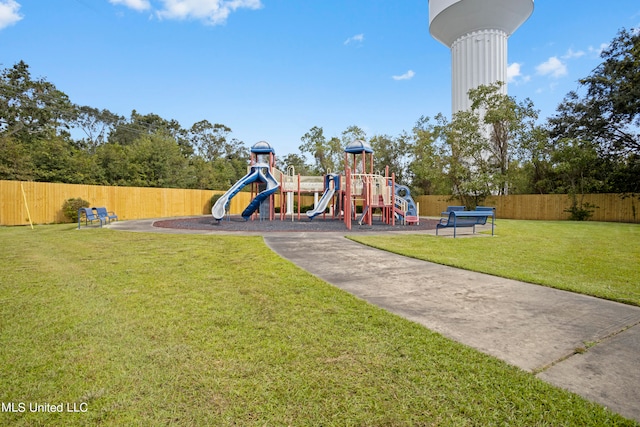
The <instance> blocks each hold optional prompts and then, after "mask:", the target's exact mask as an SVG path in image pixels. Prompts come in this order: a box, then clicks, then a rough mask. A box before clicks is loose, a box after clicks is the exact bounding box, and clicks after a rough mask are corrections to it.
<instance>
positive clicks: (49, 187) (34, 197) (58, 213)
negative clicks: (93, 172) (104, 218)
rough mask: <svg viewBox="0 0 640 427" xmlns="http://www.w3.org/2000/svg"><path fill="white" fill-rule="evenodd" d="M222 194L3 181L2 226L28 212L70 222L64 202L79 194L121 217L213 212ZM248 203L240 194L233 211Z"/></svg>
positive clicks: (38, 219)
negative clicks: (213, 203) (215, 200)
mask: <svg viewBox="0 0 640 427" xmlns="http://www.w3.org/2000/svg"><path fill="white" fill-rule="evenodd" d="M23 189H24V195H23V191H22V190H23ZM222 193H224V191H212V190H182V189H174V188H141V187H108V186H99V185H78V184H52V183H45V182H20V181H1V180H0V225H26V224H29V218H28V217H29V214H30V215H31V220H32V221H33V223H34V224H50V223H58V222H68V221H69V220H68V219H67V218H65V216H64V213H63V211H62V205H63V204H64V202H65V200H67V199H71V198H78V197H79V198H82V199H84V200H86V201H88V202H89V203H90V205H91V206H104V207H106V208H107V209H108V210H110V211H114V212H115V213H116V214H117V215H118V218H119V219H120V220H127V219H141V218H166V217H174V216H187V215H204V214H211V210H210V209H211V204H210V201H211V197H212V196H213V195H214V194H222ZM25 200H26V203H25ZM249 202H250V195H249V194H248V193H238V195H237V196H236V197H234V198H233V199H232V200H231V203H230V204H229V208H230V211H231V213H240V212H242V210H243V209H244V208H245V207H246V206H247V204H249ZM27 207H28V213H27Z"/></svg>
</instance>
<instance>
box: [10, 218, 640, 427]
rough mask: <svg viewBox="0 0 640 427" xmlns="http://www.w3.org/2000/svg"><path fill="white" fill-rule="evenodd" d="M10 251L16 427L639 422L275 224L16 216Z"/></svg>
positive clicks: (12, 416)
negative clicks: (478, 345) (370, 283)
mask: <svg viewBox="0 0 640 427" xmlns="http://www.w3.org/2000/svg"><path fill="white" fill-rule="evenodd" d="M499 224H500V225H499V227H500V231H499V232H500V233H503V232H504V230H503V229H506V228H507V225H506V222H504V224H505V225H502V221H499ZM636 230H637V229H636ZM501 236H502V234H501ZM636 236H637V234H636ZM420 239H424V238H423V237H421V238H420ZM501 239H506V236H504V237H498V238H496V239H460V240H456V241H455V244H458V243H462V244H465V243H464V241H471V240H477V241H486V242H487V243H491V242H494V244H498V243H499V242H500V241H501ZM434 241H436V242H438V240H434ZM442 241H445V240H444V239H442ZM451 241H452V240H451V239H449V240H448V242H451ZM485 255H486V256H487V257H489V254H485ZM0 260H1V263H0V402H2V404H3V408H4V409H5V410H4V411H3V412H1V413H0V425H12V426H34V425H47V426H49V425H57V426H76V425H77V426H80V425H104V426H123V425H140V426H151V425H186V426H196V425H203V426H265V425H266V426H288V425H291V426H432V425H436V426H465V425H468V426H486V425H513V426H538V425H540V426H543V425H544V426H560V425H562V426H589V425H590V426H602V425H635V424H634V423H633V422H631V421H628V420H625V419H623V418H621V417H619V416H617V415H615V414H612V413H610V412H608V411H606V410H605V409H604V408H602V407H601V406H599V405H596V404H593V403H590V402H587V401H586V400H584V399H582V398H580V397H579V396H576V395H574V394H571V393H568V392H565V391H562V390H560V389H558V388H555V387H552V386H550V385H548V384H546V383H544V382H542V381H540V380H538V379H537V378H535V377H534V376H533V375H532V374H529V373H526V372H523V371H521V370H519V369H517V368H515V367H512V366H509V365H507V364H505V363H503V362H501V361H499V360H497V359H495V358H492V357H490V356H487V355H483V354H481V353H479V352H477V351H475V350H473V349H471V348H468V347H465V346H463V345H460V344H457V343H455V342H452V341H450V340H448V339H445V338H444V337H442V336H440V335H438V334H436V333H433V332H430V331H429V330H427V329H425V328H424V327H421V326H419V325H417V324H415V323H412V322H409V321H406V320H404V319H401V318H399V317H397V316H395V315H392V314H389V313H387V312H385V311H384V310H381V309H379V308H376V307H374V306H372V305H370V304H368V303H366V302H364V301H361V300H359V299H356V298H355V297H353V296H351V295H349V294H347V293H345V292H343V291H341V290H339V289H336V288H335V287H333V286H330V285H328V284H327V283H325V282H323V281H321V280H319V279H317V278H315V277H314V276H311V275H310V274H307V273H306V272H304V271H302V270H300V269H298V268H297V267H295V266H294V265H292V264H291V263H289V262H288V261H285V260H283V259H281V258H279V257H278V256H277V255H276V254H274V253H273V252H271V251H270V250H269V249H268V248H267V247H266V245H265V244H264V243H263V241H262V239H261V238H259V237H236V236H231V237H230V236H198V235H191V236H187V235H164V234H144V233H127V232H117V231H113V230H108V229H83V230H76V229H75V227H74V226H73V225H56V226H40V227H36V229H35V230H31V229H30V228H27V227H12V228H0ZM10 403H14V404H15V408H16V409H18V408H19V404H20V403H22V404H25V405H26V407H25V412H22V413H12V412H8V411H7V410H6V409H7V408H8V407H9V406H8V405H9V404H10ZM45 403H48V404H51V405H59V404H65V405H66V404H67V403H69V404H71V405H73V404H76V405H77V407H78V408H83V409H84V410H86V412H81V413H68V412H65V413H51V412H30V410H29V408H30V405H36V404H40V405H43V404H45ZM85 405H86V406H85ZM72 407H73V406H72ZM65 409H66V406H65Z"/></svg>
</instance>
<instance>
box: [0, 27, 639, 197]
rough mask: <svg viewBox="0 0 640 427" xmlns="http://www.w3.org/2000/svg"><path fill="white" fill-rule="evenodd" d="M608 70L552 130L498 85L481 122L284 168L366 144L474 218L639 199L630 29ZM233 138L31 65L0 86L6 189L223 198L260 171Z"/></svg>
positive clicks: (562, 112)
mask: <svg viewBox="0 0 640 427" xmlns="http://www.w3.org/2000/svg"><path fill="white" fill-rule="evenodd" d="M601 58H602V62H601V64H600V65H599V66H598V67H596V68H595V69H594V70H593V71H592V72H591V74H590V75H589V76H587V77H585V78H583V79H581V80H580V81H579V83H580V85H579V88H578V90H576V91H572V92H570V93H568V94H567V95H566V96H565V98H564V99H563V101H562V102H561V103H560V105H559V106H558V108H557V111H556V112H555V114H554V115H553V116H552V117H550V118H547V119H546V121H541V120H539V117H538V114H539V113H538V111H537V110H536V109H535V107H534V105H533V102H532V101H531V100H530V99H525V100H524V101H517V100H516V99H515V98H513V97H510V96H508V95H505V94H503V93H502V91H501V85H502V83H501V82H496V83H495V84H493V85H488V86H481V87H479V88H477V89H474V90H472V91H470V92H469V96H470V99H471V100H472V107H471V109H470V110H469V111H463V112H458V113H456V114H454V115H453V116H452V117H451V118H450V119H448V118H447V117H445V116H444V115H443V114H439V115H437V116H436V117H433V118H429V117H421V118H419V119H418V120H417V121H416V123H415V125H414V126H413V128H412V129H411V130H410V131H404V132H402V133H401V134H400V135H397V136H390V135H373V136H367V135H366V133H365V132H364V131H363V130H362V129H361V128H359V127H358V126H350V127H348V128H347V129H346V130H345V131H344V132H342V134H341V135H340V136H326V135H325V134H324V130H323V128H322V127H319V126H314V127H313V128H311V129H310V130H309V131H308V132H306V133H305V134H304V135H302V136H301V145H300V146H299V153H295V154H289V155H287V156H284V157H283V158H279V159H278V167H279V168H281V169H283V170H284V169H286V168H287V167H288V166H293V167H294V168H295V171H296V173H302V174H323V173H327V172H337V171H342V170H343V149H344V147H345V146H346V145H347V144H348V143H350V142H352V141H354V140H357V139H360V140H365V141H367V142H369V144H370V145H371V146H372V148H373V149H374V150H375V162H376V164H375V169H376V170H380V171H382V170H383V168H384V167H385V166H389V169H390V170H391V171H394V172H395V173H396V178H397V181H398V182H402V183H405V184H408V185H409V186H410V187H411V189H412V192H413V193H414V194H416V195H420V194H443V195H444V194H447V195H448V194H453V195H454V196H457V197H459V198H461V199H462V200H463V201H464V202H465V203H466V204H468V205H470V206H474V205H476V204H478V203H481V202H482V200H483V199H484V198H486V197H487V196H488V195H491V194H548V193H566V194H569V195H571V196H572V197H573V199H574V201H575V202H576V203H578V200H579V199H578V198H577V196H578V195H579V194H585V193H598V192H608V193H620V194H623V195H629V194H633V195H637V194H639V193H640V132H639V127H640V32H638V31H628V30H625V29H622V30H620V31H619V33H618V34H617V35H616V37H615V39H614V40H613V41H612V42H611V43H610V45H609V46H608V48H606V49H605V50H604V51H603V52H602V54H601ZM231 134H232V130H231V129H230V128H229V127H227V126H225V125H223V124H220V123H211V122H209V121H208V120H201V121H199V122H197V123H195V124H193V125H192V126H191V127H189V128H183V127H182V126H181V124H180V123H178V122H177V121H175V120H171V119H165V118H162V117H160V116H158V115H156V114H145V115H143V114H139V113H138V112H136V111H135V110H134V111H132V112H131V115H130V117H128V118H126V117H123V116H119V115H117V114H114V113H112V112H110V111H108V110H104V109H103V110H100V109H97V108H93V107H89V106H79V105H75V104H73V103H72V102H71V100H70V99H69V98H68V96H67V95H66V94H65V93H64V92H62V91H60V90H58V89H57V88H56V87H55V85H54V84H53V83H50V82H48V81H46V80H44V79H35V78H33V77H32V76H31V73H30V71H29V66H28V65H27V64H25V63H24V62H22V61H21V62H19V63H17V64H15V65H14V66H13V67H10V68H7V69H4V70H3V71H2V73H1V75H0V179H8V180H34V181H48V182H65V183H83V184H100V185H121V186H144V187H172V188H199V189H218V190H224V189H227V188H228V187H229V186H230V185H232V184H233V183H234V182H235V181H237V180H238V179H239V178H240V177H242V176H243V175H244V173H245V172H246V166H247V163H248V159H249V150H248V148H247V146H246V145H245V143H244V142H242V141H239V140H238V139H236V138H233V137H232V136H231ZM78 135H80V136H78Z"/></svg>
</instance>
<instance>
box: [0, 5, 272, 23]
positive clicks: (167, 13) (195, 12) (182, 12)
mask: <svg viewBox="0 0 640 427" xmlns="http://www.w3.org/2000/svg"><path fill="white" fill-rule="evenodd" d="M0 1H2V0H0ZM109 2H110V3H112V4H118V5H122V6H125V7H128V8H130V9H133V10H136V11H138V12H142V11H145V10H151V9H153V7H152V6H151V2H150V1H149V0H109ZM159 2H160V3H161V4H162V6H161V7H160V8H158V9H157V10H156V11H155V15H156V16H157V17H158V18H160V19H196V20H200V21H204V22H205V23H206V24H210V25H218V24H224V23H225V22H226V20H227V18H228V17H229V15H230V14H231V13H232V12H235V11H236V10H238V9H254V10H255V9H260V8H261V7H262V3H261V0H159Z"/></svg>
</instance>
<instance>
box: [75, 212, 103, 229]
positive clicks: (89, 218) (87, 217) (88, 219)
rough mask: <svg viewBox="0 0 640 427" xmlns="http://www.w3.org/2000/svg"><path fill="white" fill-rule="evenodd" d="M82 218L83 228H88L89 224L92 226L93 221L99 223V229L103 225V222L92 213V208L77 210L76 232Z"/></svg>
mask: <svg viewBox="0 0 640 427" xmlns="http://www.w3.org/2000/svg"><path fill="white" fill-rule="evenodd" d="M83 217H84V225H85V227H88V226H89V224H93V221H98V222H100V227H102V224H104V220H103V219H102V218H100V217H99V216H98V215H97V214H96V213H94V212H93V209H92V208H80V209H78V230H79V229H80V225H81V224H82V219H83Z"/></svg>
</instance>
